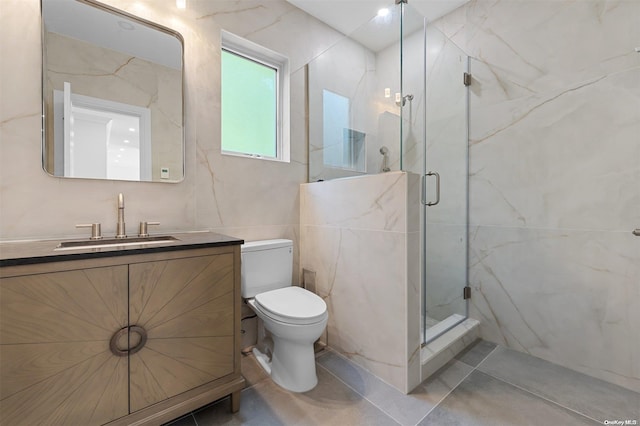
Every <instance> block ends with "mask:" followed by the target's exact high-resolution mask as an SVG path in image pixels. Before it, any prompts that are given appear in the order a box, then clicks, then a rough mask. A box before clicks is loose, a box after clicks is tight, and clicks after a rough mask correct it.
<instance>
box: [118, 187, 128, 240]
mask: <svg viewBox="0 0 640 426" xmlns="http://www.w3.org/2000/svg"><path fill="white" fill-rule="evenodd" d="M116 238H127V233H126V232H125V224H124V195H122V193H120V194H118V225H117V227H116Z"/></svg>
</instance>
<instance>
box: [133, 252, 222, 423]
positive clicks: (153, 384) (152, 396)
mask: <svg viewBox="0 0 640 426" xmlns="http://www.w3.org/2000/svg"><path fill="white" fill-rule="evenodd" d="M233 260H234V257H233V254H231V253H226V254H217V255H207V256H196V257H187V258H181V259H171V260H164V261H153V262H143V263H132V264H130V265H129V303H130V307H129V309H130V325H131V326H138V327H141V328H142V329H144V330H145V331H146V337H147V341H146V343H145V345H144V346H143V347H142V349H140V350H139V351H138V352H135V353H131V354H130V355H129V363H130V385H131V387H130V398H131V400H130V404H131V412H132V413H133V412H135V411H137V410H140V409H142V408H144V407H147V406H149V405H151V404H154V403H156V402H159V401H162V400H165V399H167V398H170V397H172V396H174V395H177V394H180V393H182V392H185V391H188V390H190V389H192V388H195V387H197V386H200V385H202V384H205V383H208V382H211V381H213V380H215V379H218V378H220V377H223V376H225V375H228V374H230V373H233V372H234V265H233Z"/></svg>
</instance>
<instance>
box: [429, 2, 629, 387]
mask: <svg viewBox="0 0 640 426" xmlns="http://www.w3.org/2000/svg"><path fill="white" fill-rule="evenodd" d="M638 16H640V2H637V1H634V0H593V1H576V2H574V1H530V0H521V1H508V0H472V1H471V2H469V3H468V4H467V5H465V6H463V7H461V8H459V9H457V10H456V11H454V12H452V13H451V14H449V15H447V16H445V17H444V18H441V19H440V20H438V21H436V22H435V23H434V25H435V26H436V27H437V28H438V29H439V30H440V31H442V32H443V33H444V34H445V35H447V36H448V37H449V38H450V39H451V40H453V41H454V42H455V43H456V44H457V45H458V46H461V47H462V48H463V50H464V51H465V52H466V53H467V54H469V55H470V56H472V57H473V60H472V63H471V73H472V74H473V83H472V85H471V88H470V89H471V94H470V95H471V99H470V102H471V104H470V108H471V110H470V116H471V121H470V131H471V137H470V138H471V140H470V145H471V147H470V150H471V151H470V152H471V153H470V167H471V178H470V210H471V217H470V222H471V230H470V249H471V259H470V271H469V273H470V284H471V286H472V289H473V295H472V299H471V316H472V317H473V318H476V319H478V320H480V322H481V325H480V334H481V336H482V337H483V338H484V339H487V340H490V341H493V342H496V343H499V344H502V345H505V346H507V347H509V348H513V349H516V350H518V351H522V352H527V353H530V354H532V355H535V356H538V357H541V358H544V359H546V360H549V361H552V362H555V363H558V364H561V365H564V366H567V367H570V368H572V369H575V370H578V371H581V372H584V373H586V374H589V375H592V376H594V377H597V378H601V379H604V380H607V381H609V382H612V383H616V384H618V385H621V386H624V387H626V388H629V389H633V390H636V391H637V390H639V389H640V339H638V325H639V324H640V313H639V312H640V305H639V304H638V303H639V302H638V300H640V299H639V295H640V239H638V238H637V237H634V236H633V235H632V234H631V231H632V230H633V229H634V228H637V227H639V226H640V136H639V135H640V55H639V54H638V53H636V52H635V51H634V48H635V47H637V46H638V40H640V25H638Z"/></svg>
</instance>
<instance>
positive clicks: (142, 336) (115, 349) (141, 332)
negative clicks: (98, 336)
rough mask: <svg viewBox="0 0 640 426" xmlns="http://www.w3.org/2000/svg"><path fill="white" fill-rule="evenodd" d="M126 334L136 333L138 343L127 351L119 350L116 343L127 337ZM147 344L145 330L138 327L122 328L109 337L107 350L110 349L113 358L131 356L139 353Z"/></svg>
mask: <svg viewBox="0 0 640 426" xmlns="http://www.w3.org/2000/svg"><path fill="white" fill-rule="evenodd" d="M128 333H136V334H138V335H139V336H140V341H138V344H137V345H135V346H134V347H132V348H129V349H121V348H120V347H119V346H118V341H119V340H120V338H121V337H122V336H125V335H127V334H128ZM146 343H147V330H145V329H144V328H142V327H140V326H139V325H130V326H128V327H122V328H121V329H120V330H118V331H116V332H115V333H114V334H113V336H111V340H110V341H109V349H111V353H113V354H114V355H115V356H127V355H133V354H135V353H136V352H138V351H140V350H141V349H142V348H144V345H145V344H146Z"/></svg>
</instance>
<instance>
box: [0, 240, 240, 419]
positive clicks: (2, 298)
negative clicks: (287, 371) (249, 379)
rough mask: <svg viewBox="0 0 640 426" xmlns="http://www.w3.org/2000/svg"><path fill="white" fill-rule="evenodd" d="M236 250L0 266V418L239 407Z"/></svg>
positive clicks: (170, 413)
mask: <svg viewBox="0 0 640 426" xmlns="http://www.w3.org/2000/svg"><path fill="white" fill-rule="evenodd" d="M240 300H241V299H240V250H239V246H238V245H233V246H224V247H213V248H202V249H190V250H179V251H167V252H156V253H148V254H140V255H126V256H117V257H109V258H99V259H85V260H77V261H66V262H51V263H40V264H34V265H24V266H10V267H4V268H2V269H0V424H2V425H5V424H6V425H12V426H13V425H20V424H24V425H29V426H31V425H37V424H69V425H94V424H95V425H100V424H111V425H120V424H122V425H124V424H126V425H131V424H160V423H162V422H166V421H169V420H172V419H174V418H176V417H178V416H180V415H182V414H185V413H187V412H189V411H191V410H193V409H195V408H198V407H200V406H202V405H205V404H207V403H209V402H212V401H214V400H216V399H218V398H221V397H223V396H225V395H229V394H230V395H232V409H233V410H234V411H237V409H238V408H239V395H240V390H241V389H242V387H243V386H244V379H243V378H242V376H241V374H240V359H239V355H240V347H239V346H240V336H239V333H240Z"/></svg>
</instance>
